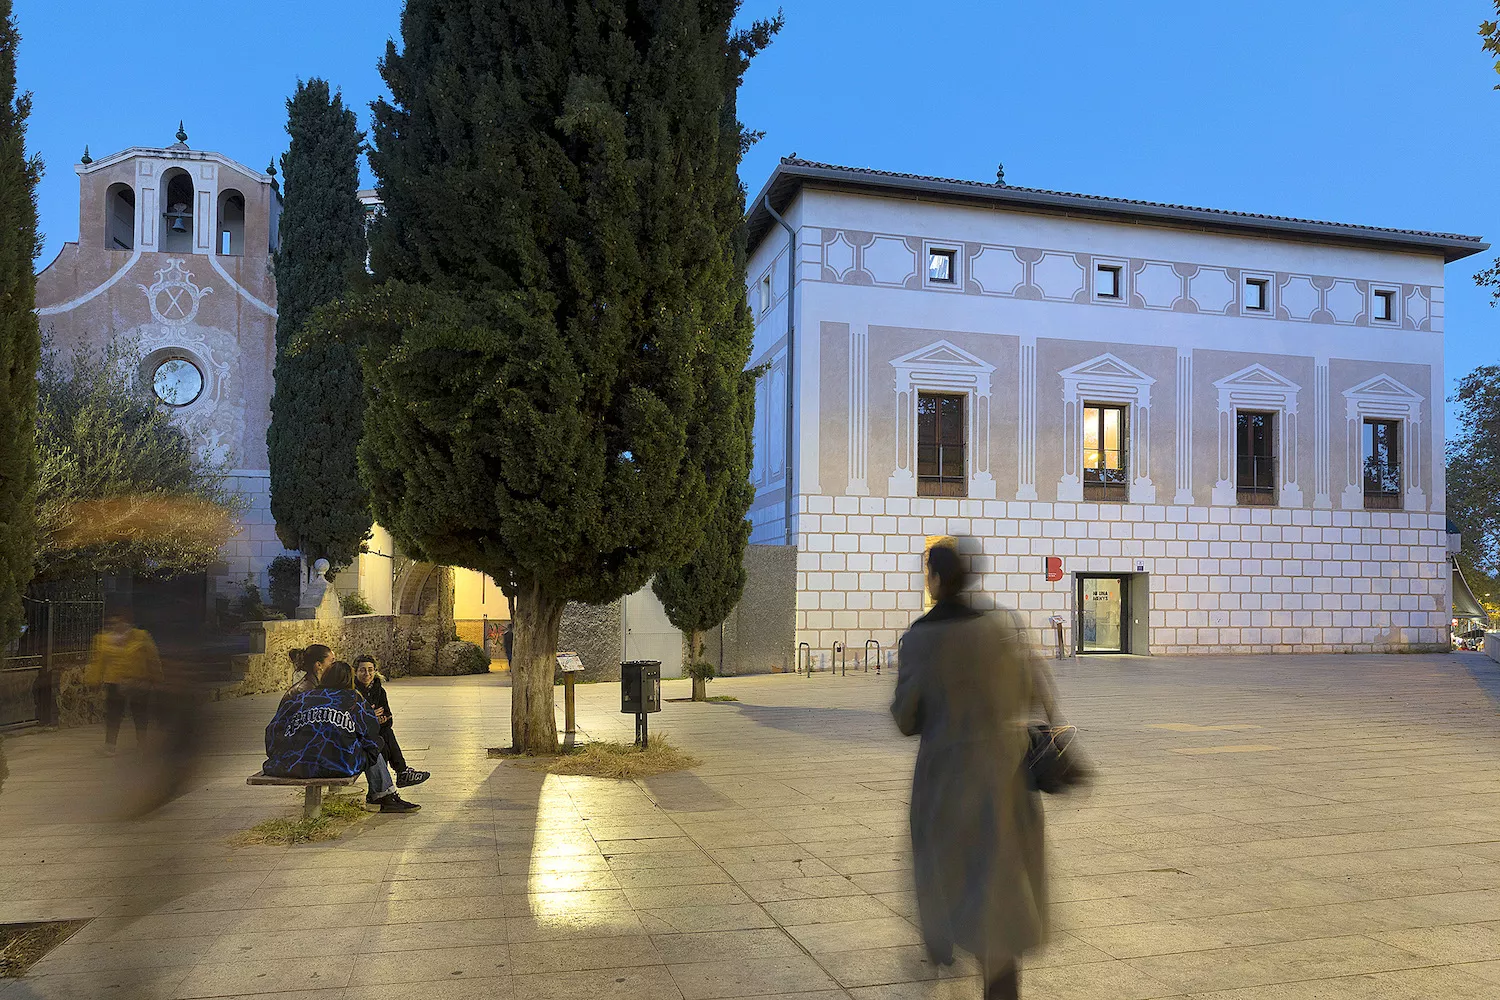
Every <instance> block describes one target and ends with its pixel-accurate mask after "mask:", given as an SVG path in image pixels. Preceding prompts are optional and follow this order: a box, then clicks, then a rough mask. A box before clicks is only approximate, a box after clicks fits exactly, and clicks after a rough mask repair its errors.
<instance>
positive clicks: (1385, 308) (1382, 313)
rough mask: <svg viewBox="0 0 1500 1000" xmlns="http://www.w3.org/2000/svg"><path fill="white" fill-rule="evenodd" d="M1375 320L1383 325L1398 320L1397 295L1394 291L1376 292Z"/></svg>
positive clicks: (1380, 290) (1378, 290)
mask: <svg viewBox="0 0 1500 1000" xmlns="http://www.w3.org/2000/svg"><path fill="white" fill-rule="evenodd" d="M1374 305H1375V319H1376V321H1378V322H1381V323H1389V322H1391V321H1393V320H1394V319H1395V318H1396V293H1395V292H1393V291H1388V290H1383V289H1377V290H1376V292H1375V299H1374Z"/></svg>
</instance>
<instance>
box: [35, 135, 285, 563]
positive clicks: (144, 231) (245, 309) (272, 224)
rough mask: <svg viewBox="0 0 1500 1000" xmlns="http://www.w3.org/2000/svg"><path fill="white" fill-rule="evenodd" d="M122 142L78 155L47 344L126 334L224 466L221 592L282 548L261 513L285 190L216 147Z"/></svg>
mask: <svg viewBox="0 0 1500 1000" xmlns="http://www.w3.org/2000/svg"><path fill="white" fill-rule="evenodd" d="M186 138H187V137H186V134H185V133H183V132H181V131H179V132H178V142H177V143H176V144H175V145H172V146H168V147H165V148H149V147H132V148H130V149H126V150H122V151H120V152H118V153H115V154H113V155H111V156H104V157H100V158H99V159H97V160H93V159H87V158H85V161H84V162H81V163H79V164H77V165H76V167H75V168H74V169H75V170H76V171H77V172H78V176H79V225H78V240H77V242H73V243H66V244H64V245H63V248H62V250H61V251H60V252H59V253H58V255H57V257H56V258H55V259H54V260H53V261H52V262H51V263H50V264H48V265H47V267H46V268H45V269H43V270H42V272H41V273H40V274H39V275H37V294H36V300H37V314H38V320H39V323H40V325H41V328H42V331H43V333H44V334H47V335H49V337H50V340H51V346H52V347H53V349H55V350H58V351H60V352H62V353H63V354H64V355H65V356H66V355H67V354H68V353H71V352H72V351H73V350H75V349H77V348H86V349H95V350H97V349H99V348H101V347H102V346H103V345H104V344H105V343H107V342H109V341H110V340H124V341H126V342H127V343H129V344H130V345H132V348H133V350H135V351H136V352H137V353H138V354H139V361H140V373H139V374H140V377H141V379H142V380H143V381H144V382H145V384H146V385H148V386H150V387H151V389H152V390H153V391H154V392H155V393H156V395H157V396H158V398H159V399H160V400H161V401H162V403H163V405H165V406H167V407H169V408H170V410H171V412H172V416H173V419H174V420H175V421H176V422H177V423H178V425H179V426H180V427H182V428H183V429H184V430H185V431H186V432H187V433H188V434H189V436H190V437H191V439H192V440H193V441H194V442H195V443H196V444H197V445H198V446H199V447H200V448H201V449H202V450H203V451H204V452H205V453H206V454H207V455H208V456H209V457H211V458H212V459H213V460H214V461H216V462H219V463H222V464H223V465H224V466H226V467H227V469H228V471H229V473H230V485H231V486H232V487H233V488H234V489H235V490H236V491H238V492H239V493H240V494H241V495H243V496H244V497H245V499H246V501H247V504H248V510H247V511H246V513H245V516H244V518H243V519H242V521H241V524H240V530H239V531H238V533H237V534H236V535H235V536H234V537H233V538H232V539H231V540H230V541H229V543H228V544H227V545H226V546H225V549H224V551H223V559H222V561H221V563H220V564H219V565H218V566H216V567H214V568H213V570H212V572H211V573H210V577H211V579H212V583H213V585H214V586H215V588H216V589H218V590H221V591H225V592H228V591H230V590H232V589H233V588H235V587H237V586H238V585H240V584H242V583H243V582H244V581H245V580H246V579H247V578H249V579H252V580H256V581H257V582H258V583H260V585H262V586H264V585H265V569H266V566H267V565H268V564H269V563H270V561H271V560H272V559H274V558H275V557H276V556H278V555H281V554H283V552H284V550H283V548H282V545H281V543H280V541H278V540H277V537H276V529H275V525H274V523H273V522H272V520H271V505H270V501H271V492H270V484H271V474H270V471H269V464H268V461H267V458H266V428H267V426H268V424H269V421H270V405H269V401H270V398H271V389H272V379H271V373H272V369H273V367H274V364H275V356H276V283H275V279H274V278H273V277H272V274H271V252H272V251H273V250H274V249H275V246H276V231H277V224H278V221H279V217H280V211H281V195H280V193H279V192H278V190H277V187H276V184H275V183H274V181H273V178H272V177H271V176H270V175H269V174H265V173H262V172H260V171H258V170H254V169H251V168H249V167H246V166H244V165H243V164H241V163H236V162H235V161H234V160H231V159H229V158H228V157H226V156H223V155H221V154H219V153H212V152H205V151H201V150H195V149H191V148H189V147H188V145H187V142H186Z"/></svg>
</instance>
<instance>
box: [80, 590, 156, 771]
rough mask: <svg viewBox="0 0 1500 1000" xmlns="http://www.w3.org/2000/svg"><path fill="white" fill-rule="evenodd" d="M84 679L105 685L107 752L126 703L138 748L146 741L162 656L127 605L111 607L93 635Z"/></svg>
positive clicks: (113, 746) (118, 733) (113, 739)
mask: <svg viewBox="0 0 1500 1000" xmlns="http://www.w3.org/2000/svg"><path fill="white" fill-rule="evenodd" d="M83 681H84V683H85V684H89V685H95V684H102V685H104V749H105V752H106V753H109V754H113V753H114V752H115V741H116V740H117V739H118V738H119V736H120V723H121V722H122V721H124V719H125V709H126V707H127V706H128V707H129V708H130V717H131V720H132V721H133V722H134V723H135V742H136V747H137V748H139V747H140V746H141V745H142V744H144V743H145V742H146V725H147V721H148V720H149V719H150V717H151V694H152V690H153V689H154V688H155V687H156V686H157V685H159V684H161V682H162V672H161V657H160V656H158V655H157V652H156V643H154V642H152V641H151V635H150V633H149V632H147V631H146V630H145V629H141V628H136V627H135V626H134V625H133V624H132V622H131V619H130V612H129V611H128V610H127V609H126V608H125V606H124V605H121V606H118V607H114V608H111V610H110V612H109V614H108V615H107V616H106V617H105V619H104V630H103V631H101V632H100V633H99V634H98V635H96V636H95V637H94V648H93V650H92V652H91V653H90V655H89V665H88V668H87V669H86V670H85V671H84V675H83Z"/></svg>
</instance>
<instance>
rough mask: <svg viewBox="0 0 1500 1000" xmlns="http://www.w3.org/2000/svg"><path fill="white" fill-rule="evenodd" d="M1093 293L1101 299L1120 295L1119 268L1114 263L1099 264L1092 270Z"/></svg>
mask: <svg viewBox="0 0 1500 1000" xmlns="http://www.w3.org/2000/svg"><path fill="white" fill-rule="evenodd" d="M1094 294H1095V295H1097V296H1099V298H1101V299H1118V298H1119V297H1120V268H1119V266H1118V265H1116V264H1100V265H1099V266H1098V267H1097V268H1095V270H1094Z"/></svg>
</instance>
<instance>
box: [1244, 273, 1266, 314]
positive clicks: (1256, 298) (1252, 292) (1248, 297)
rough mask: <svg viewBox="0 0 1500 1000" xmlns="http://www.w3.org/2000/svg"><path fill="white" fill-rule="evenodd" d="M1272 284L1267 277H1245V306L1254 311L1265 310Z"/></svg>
mask: <svg viewBox="0 0 1500 1000" xmlns="http://www.w3.org/2000/svg"><path fill="white" fill-rule="evenodd" d="M1270 284H1271V283H1270V282H1269V281H1267V280H1266V279H1265V278H1247V279H1245V308H1246V309H1250V310H1253V311H1254V312H1265V311H1266V308H1267V306H1266V299H1267V297H1268V296H1267V291H1268V290H1269V288H1270Z"/></svg>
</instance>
